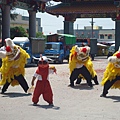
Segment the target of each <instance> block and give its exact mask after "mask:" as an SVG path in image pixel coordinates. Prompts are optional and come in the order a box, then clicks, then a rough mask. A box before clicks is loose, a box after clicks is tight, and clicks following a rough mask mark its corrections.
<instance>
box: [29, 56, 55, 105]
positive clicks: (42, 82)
mask: <svg viewBox="0 0 120 120" xmlns="http://www.w3.org/2000/svg"><path fill="white" fill-rule="evenodd" d="M54 72H55V73H56V68H55V67H54V66H49V63H48V58H47V57H46V56H41V57H40V59H39V62H38V68H37V69H36V71H35V73H34V75H33V78H32V81H31V85H32V86H34V81H35V79H36V78H37V82H36V86H35V89H34V92H33V98H32V102H33V104H34V105H36V104H37V103H38V102H39V97H40V96H41V95H43V99H44V100H45V101H46V102H47V103H49V105H50V106H53V92H52V88H51V85H50V82H49V74H50V73H54Z"/></svg>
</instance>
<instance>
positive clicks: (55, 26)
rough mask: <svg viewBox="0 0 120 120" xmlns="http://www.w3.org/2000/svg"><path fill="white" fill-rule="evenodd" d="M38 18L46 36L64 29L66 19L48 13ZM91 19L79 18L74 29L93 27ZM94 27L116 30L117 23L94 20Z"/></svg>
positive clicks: (23, 13)
mask: <svg viewBox="0 0 120 120" xmlns="http://www.w3.org/2000/svg"><path fill="white" fill-rule="evenodd" d="M15 12H16V13H18V14H21V15H23V16H29V14H28V11H27V10H22V9H18V8H17V9H16V10H15ZM36 17H37V18H41V27H43V33H44V35H48V34H50V33H51V34H54V33H57V30H61V29H63V28H64V17H62V16H59V17H56V16H53V15H50V14H48V13H41V12H38V13H37V14H36ZM90 22H91V18H85V19H83V18H79V19H76V21H75V22H74V29H84V26H91V23H90ZM93 22H94V26H102V28H103V29H115V22H114V21H112V20H111V18H93Z"/></svg>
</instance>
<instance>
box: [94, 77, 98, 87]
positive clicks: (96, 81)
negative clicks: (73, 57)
mask: <svg viewBox="0 0 120 120" xmlns="http://www.w3.org/2000/svg"><path fill="white" fill-rule="evenodd" d="M93 80H94V83H95V84H96V85H99V82H98V80H97V76H95V77H94V78H93Z"/></svg>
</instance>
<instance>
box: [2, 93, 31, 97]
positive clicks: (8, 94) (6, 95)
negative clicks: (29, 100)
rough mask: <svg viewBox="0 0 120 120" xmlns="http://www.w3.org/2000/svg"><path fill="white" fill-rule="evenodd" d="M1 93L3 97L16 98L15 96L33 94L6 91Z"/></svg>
mask: <svg viewBox="0 0 120 120" xmlns="http://www.w3.org/2000/svg"><path fill="white" fill-rule="evenodd" d="M1 95H2V97H10V98H15V97H25V96H30V95H31V94H27V93H15V92H10V93H4V94H1Z"/></svg>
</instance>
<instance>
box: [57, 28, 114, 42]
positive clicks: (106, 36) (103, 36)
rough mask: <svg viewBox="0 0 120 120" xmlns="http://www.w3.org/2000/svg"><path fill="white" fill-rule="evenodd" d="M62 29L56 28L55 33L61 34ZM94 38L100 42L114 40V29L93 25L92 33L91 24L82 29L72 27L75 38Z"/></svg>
mask: <svg viewBox="0 0 120 120" xmlns="http://www.w3.org/2000/svg"><path fill="white" fill-rule="evenodd" d="M63 32H64V31H63V30H57V33H59V34H62V33H63ZM92 34H93V38H96V39H97V41H98V42H101V43H114V42H115V29H102V26H93V33H92V29H91V26H85V27H84V29H74V35H75V36H76V37H77V38H81V39H87V38H92Z"/></svg>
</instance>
